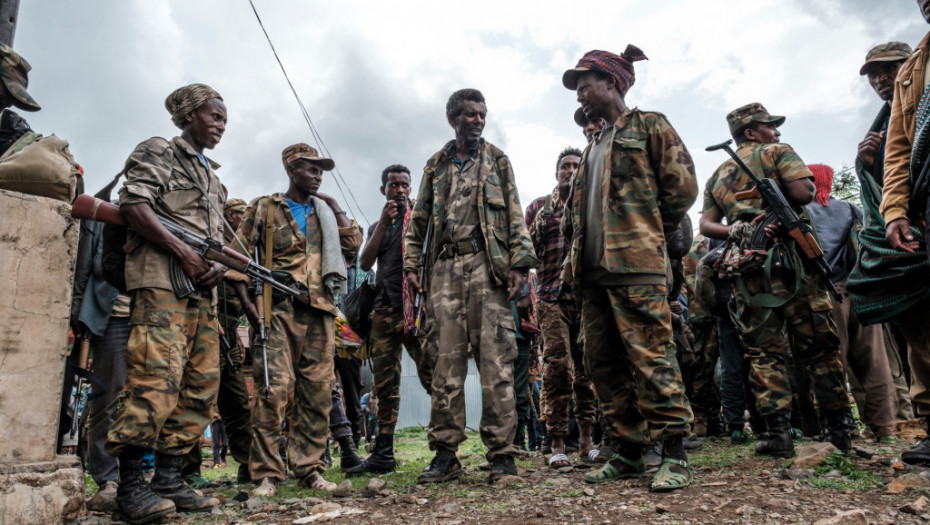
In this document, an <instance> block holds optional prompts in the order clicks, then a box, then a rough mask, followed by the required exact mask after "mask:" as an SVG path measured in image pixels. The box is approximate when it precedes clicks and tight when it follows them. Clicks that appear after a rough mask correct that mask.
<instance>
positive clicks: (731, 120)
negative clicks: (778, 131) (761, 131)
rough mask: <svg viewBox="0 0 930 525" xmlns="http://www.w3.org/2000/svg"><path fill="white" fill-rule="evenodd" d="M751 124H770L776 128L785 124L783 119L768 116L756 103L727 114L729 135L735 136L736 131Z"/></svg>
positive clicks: (766, 111) (761, 106) (767, 112)
mask: <svg viewBox="0 0 930 525" xmlns="http://www.w3.org/2000/svg"><path fill="white" fill-rule="evenodd" d="M753 122H770V123H772V124H775V127H776V128H777V127H778V126H781V125H782V124H784V123H785V117H782V116H780V115H771V114H769V111H768V110H767V109H765V106H763V105H762V104H760V103H758V102H752V103H750V104H746V105H745V106H741V107H738V108H736V109H734V110H733V111H731V112H729V113H728V114H727V124H728V125H729V126H730V134H731V135H735V134H736V132H737V131H739V130H740V129H742V128H744V127H746V126H748V125H749V124H752V123H753Z"/></svg>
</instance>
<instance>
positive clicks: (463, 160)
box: [404, 89, 538, 483]
mask: <svg viewBox="0 0 930 525" xmlns="http://www.w3.org/2000/svg"><path fill="white" fill-rule="evenodd" d="M487 113H488V110H487V106H486V105H485V101H484V96H483V95H482V94H481V92H480V91H478V90H476V89H462V90H459V91H456V92H455V93H453V94H452V96H451V97H449V101H448V103H447V104H446V119H447V120H448V122H449V125H450V126H452V129H454V130H455V140H452V141H449V142H448V143H446V145H445V146H443V148H442V149H441V150H439V151H438V152H437V153H436V154H435V155H433V156H432V157H431V158H430V159H429V160H428V161H427V163H426V168H425V169H424V170H423V180H422V181H421V183H420V191H419V194H418V195H417V202H416V205H414V208H413V216H412V217H411V219H410V228H409V230H408V231H407V237H406V253H405V254H404V272H405V273H406V275H407V280H408V281H409V283H410V286H411V288H413V289H414V290H416V291H418V292H423V291H425V292H426V293H427V294H428V299H427V303H426V310H427V312H429V313H430V317H429V318H428V320H427V322H426V334H425V335H426V341H427V342H426V348H425V349H426V352H427V354H428V355H431V356H435V358H436V363H435V369H434V373H433V382H432V385H431V392H432V412H431V414H430V429H429V445H430V449H431V450H435V451H436V456H435V457H434V458H433V460H432V462H431V463H430V465H429V466H428V467H427V468H426V470H424V471H423V473H422V474H421V475H420V477H419V478H418V479H417V481H418V482H419V483H436V482H442V481H448V480H450V479H453V478H456V477H458V476H459V475H461V473H462V466H461V464H460V463H459V460H458V459H457V458H456V457H455V454H456V450H458V446H459V444H460V443H462V442H463V441H465V376H466V374H467V372H468V353H469V346H470V347H471V350H472V351H473V352H474V355H475V362H476V363H477V365H478V373H479V375H480V380H481V388H482V392H484V395H482V410H481V438H482V440H483V441H484V444H485V446H487V449H488V453H487V458H488V460H489V461H490V463H491V474H490V478H489V480H490V481H491V482H494V481H496V480H497V479H499V478H500V477H502V476H505V475H515V474H516V473H517V469H516V465H515V464H514V460H513V454H514V453H515V452H516V451H517V448H516V446H515V445H514V444H513V442H514V437H515V436H516V432H517V415H516V400H515V397H514V386H513V363H514V360H515V359H516V358H517V342H516V335H515V325H514V316H513V313H512V311H511V308H510V301H511V299H514V298H515V297H516V296H517V293H518V292H519V291H520V290H521V289H522V288H523V281H524V279H526V272H527V271H528V270H529V269H530V268H535V267H536V266H537V265H538V261H537V260H536V255H535V254H534V253H533V244H532V242H531V241H530V238H529V235H528V234H527V231H526V223H524V221H523V209H522V208H521V207H520V200H519V197H518V195H517V187H516V183H515V180H514V175H513V169H512V168H511V166H510V160H509V159H508V158H507V156H506V155H505V154H504V152H503V151H501V150H500V149H498V148H497V147H495V146H494V145H493V144H491V143H490V142H487V141H486V140H484V139H483V138H482V137H481V134H482V132H483V130H484V124H485V119H486V117H487ZM428 224H431V230H432V231H431V240H430V242H429V245H427V246H424V242H423V240H424V237H425V235H426V231H427V225H428ZM424 251H425V253H426V256H427V262H428V263H429V264H428V268H429V270H428V272H427V273H426V274H425V279H424V282H423V283H421V282H420V280H419V278H418V276H417V266H418V264H417V263H418V261H419V258H420V254H421V253H424Z"/></svg>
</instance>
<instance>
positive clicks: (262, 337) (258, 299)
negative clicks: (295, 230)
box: [252, 233, 271, 399]
mask: <svg viewBox="0 0 930 525" xmlns="http://www.w3.org/2000/svg"><path fill="white" fill-rule="evenodd" d="M266 235H268V234H267V233H266ZM255 260H256V261H257V260H258V246H256V247H255ZM252 284H253V286H254V287H255V309H256V310H257V311H258V327H257V328H258V340H259V342H260V343H261V344H262V370H263V371H264V373H265V378H264V379H265V385H264V386H265V399H269V398H271V381H270V380H269V379H268V331H267V330H266V329H265V301H266V300H267V301H270V300H271V298H270V297H267V298H266V297H265V283H263V282H261V281H252Z"/></svg>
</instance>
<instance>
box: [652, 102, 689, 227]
mask: <svg viewBox="0 0 930 525" xmlns="http://www.w3.org/2000/svg"><path fill="white" fill-rule="evenodd" d="M648 140H649V151H650V155H651V159H650V162H651V163H652V169H653V171H654V172H655V174H656V184H657V185H658V187H659V198H658V200H659V212H660V213H661V214H662V228H663V230H664V231H665V237H666V238H668V237H670V236H671V235H672V234H674V233H675V231H676V230H678V225H679V224H680V223H681V219H682V217H684V216H685V214H686V213H688V209H689V208H691V205H692V204H694V201H695V199H697V194H698V185H697V177H696V176H695V174H694V161H693V160H691V154H690V153H688V148H686V147H685V144H684V142H682V140H681V137H680V136H678V133H677V132H676V131H675V128H673V127H672V125H671V124H670V123H669V122H668V120H667V119H666V118H665V116H664V115H661V114H657V115H656V118H655V121H654V122H653V125H652V126H649V139H648Z"/></svg>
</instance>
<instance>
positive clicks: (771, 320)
mask: <svg viewBox="0 0 930 525" xmlns="http://www.w3.org/2000/svg"><path fill="white" fill-rule="evenodd" d="M743 282H744V283H745V286H746V291H748V292H749V293H750V294H758V293H762V292H764V291H765V278H764V276H763V275H762V273H761V272H756V273H752V274H748V275H746V274H744V275H743ZM772 288H773V290H774V291H775V293H779V292H780V291H781V290H783V289H784V285H781V284H779V281H777V280H775V282H774V284H773V285H772ZM733 300H734V301H735V302H736V305H737V307H738V317H739V321H740V322H739V323H737V327H739V328H740V337H741V339H742V340H743V346H745V348H746V358H747V359H748V360H749V381H750V384H751V385H752V390H753V394H754V395H755V397H756V407H757V408H758V410H759V414H761V415H762V416H770V415H788V414H789V413H790V412H791V396H792V393H791V387H790V386H789V383H788V377H787V375H786V374H787V372H786V369H787V368H786V357H785V352H786V349H785V346H786V344H787V343H786V340H785V335H784V328H785V327H787V331H788V336H789V338H790V340H791V349H792V355H793V356H794V360H795V363H797V365H798V366H803V367H805V368H807V369H808V371H809V372H810V375H811V381H812V385H813V390H814V393H815V395H816V397H817V405H818V407H819V409H820V410H821V412H822V413H826V412H832V411H838V410H844V409H846V408H849V394H848V392H847V391H846V379H845V376H844V375H843V365H842V364H841V363H840V359H839V356H838V355H839V354H838V351H839V344H840V339H839V336H838V335H837V327H836V323H835V322H834V320H833V314H832V309H833V302H832V300H831V299H830V296H829V294H828V292H827V290H826V288H825V287H824V285H823V284H821V283H820V279H819V277H817V275H816V274H808V275H807V276H806V278H805V280H804V281H803V282H802V283H801V289H800V290H799V291H798V293H797V295H796V296H795V297H794V298H793V299H792V300H791V301H789V302H788V303H787V304H785V305H784V306H781V307H779V308H769V309H766V308H761V307H759V306H755V305H753V304H750V302H749V300H748V298H747V297H746V296H745V295H744V294H743V292H742V291H741V290H740V289H739V287H738V286H734V289H733ZM766 310H768V312H766ZM734 322H736V320H734ZM740 325H742V326H740ZM746 328H749V329H750V330H749V331H747V330H746Z"/></svg>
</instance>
